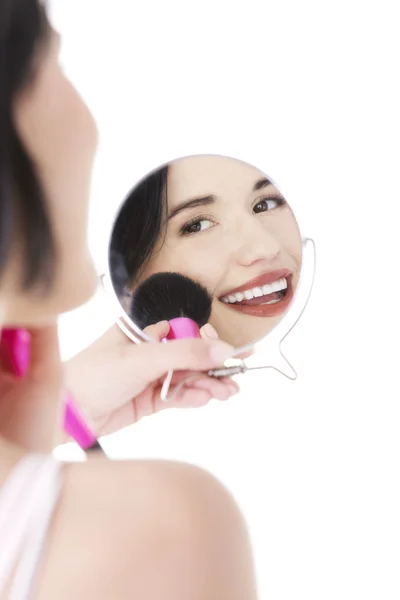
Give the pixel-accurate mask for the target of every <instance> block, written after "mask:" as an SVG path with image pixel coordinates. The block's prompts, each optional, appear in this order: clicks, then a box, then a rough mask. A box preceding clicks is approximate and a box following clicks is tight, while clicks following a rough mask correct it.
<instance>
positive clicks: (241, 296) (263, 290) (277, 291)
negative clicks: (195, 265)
mask: <svg viewBox="0 0 400 600" xmlns="http://www.w3.org/2000/svg"><path fill="white" fill-rule="evenodd" d="M287 289H288V282H287V279H286V278H285V277H281V278H280V279H278V280H277V281H273V282H272V283H266V284H265V285H263V286H262V287H254V288H251V289H249V290H243V292H236V294H232V295H229V296H224V297H223V298H221V302H225V304H237V303H238V302H243V301H246V300H253V299H254V298H260V299H261V300H259V301H257V302H256V304H275V303H276V302H279V301H280V300H282V298H284V297H285V295H286V292H287Z"/></svg>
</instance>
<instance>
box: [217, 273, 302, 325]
mask: <svg viewBox="0 0 400 600" xmlns="http://www.w3.org/2000/svg"><path fill="white" fill-rule="evenodd" d="M292 298H293V284H292V273H291V272H290V271H288V270H280V271H274V272H271V273H266V274H264V275H261V276H260V277H257V278H256V279H253V280H252V281H249V282H248V283H247V284H245V285H244V286H242V287H241V288H235V289H234V290H232V291H230V292H229V293H227V294H224V295H223V296H221V297H220V298H219V300H220V302H222V303H223V304H224V305H226V306H227V308H230V309H233V310H236V311H239V312H242V313H244V314H247V315H251V316H254V317H274V316H277V315H280V314H282V313H283V312H284V311H285V310H286V309H287V308H288V306H289V304H290V302H291V300H292Z"/></svg>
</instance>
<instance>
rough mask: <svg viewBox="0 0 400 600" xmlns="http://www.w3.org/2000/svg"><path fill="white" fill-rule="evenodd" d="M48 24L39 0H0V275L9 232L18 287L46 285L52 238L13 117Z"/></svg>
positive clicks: (37, 181) (46, 37)
mask: <svg viewBox="0 0 400 600" xmlns="http://www.w3.org/2000/svg"><path fill="white" fill-rule="evenodd" d="M50 38H51V28H50V24H49V22H48V20H47V16H46V10H45V7H44V6H43V3H42V2H41V1H39V0H1V2H0V275H1V274H2V273H3V271H4V268H5V266H6V263H7V260H8V259H9V255H10V251H11V249H12V246H13V243H14V242H15V236H18V238H20V239H21V241H22V252H23V254H22V265H23V270H22V281H21V282H20V283H21V287H22V289H23V290H28V289H30V288H32V287H36V286H43V287H44V289H45V290H47V289H48V287H49V286H50V285H51V283H52V280H53V276H54V267H55V264H54V262H55V243H54V239H53V234H52V229H51V224H50V219H49V215H48V211H47V206H46V199H45V194H44V192H43V189H42V186H41V183H40V179H39V176H38V173H37V170H36V167H35V164H34V162H33V160H32V158H31V157H30V156H29V154H28V152H27V150H26V149H25V148H24V145H23V143H22V141H21V139H20V136H19V134H18V132H17V128H16V125H15V122H14V114H13V112H14V107H15V103H16V101H17V100H18V97H19V96H20V95H21V94H22V93H23V92H24V91H25V90H26V89H27V88H28V87H29V85H30V84H31V83H32V81H33V79H34V77H35V74H36V68H37V67H38V63H39V60H38V59H39V58H40V52H43V51H45V50H46V49H47V47H48V44H49V42H50Z"/></svg>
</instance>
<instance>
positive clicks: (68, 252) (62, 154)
mask: <svg viewBox="0 0 400 600" xmlns="http://www.w3.org/2000/svg"><path fill="white" fill-rule="evenodd" d="M49 36H50V39H49V41H48V43H47V44H45V45H44V47H43V48H42V49H41V52H40V55H39V56H37V57H36V63H37V69H36V70H35V73H34V77H33V79H32V81H30V82H29V84H28V85H27V86H26V88H25V89H24V90H23V92H22V93H21V95H20V97H19V98H18V100H17V102H16V103H15V106H14V107H13V108H14V122H15V126H16V129H17V131H18V134H19V136H20V139H21V141H22V143H23V145H24V148H25V150H26V152H27V153H28V155H29V157H30V159H31V160H32V162H33V163H34V165H35V168H36V171H37V174H38V176H39V180H40V183H41V185H42V189H43V192H44V195H45V200H46V208H47V210H48V213H49V216H50V221H51V226H52V230H53V234H54V238H55V243H56V252H57V256H56V258H57V269H56V280H55V282H54V286H53V288H52V290H51V291H50V293H49V294H48V295H47V296H46V297H45V298H43V297H38V296H37V295H35V294H34V293H33V292H28V293H21V292H20V290H19V281H20V273H21V261H22V257H21V252H20V248H19V247H20V243H19V242H20V240H17V239H16V241H15V247H14V248H13V249H12V252H11V256H10V261H9V264H8V265H6V269H5V273H4V277H3V278H2V287H1V292H2V298H3V304H4V306H5V315H4V319H5V320H6V322H7V323H12V324H18V325H26V326H28V325H36V324H41V323H43V322H48V321H52V320H54V318H56V316H57V315H58V314H59V313H61V312H64V311H66V310H71V309H73V308H75V307H76V306H78V305H79V304H82V303H83V302H84V301H86V300H88V299H89V297H90V296H91V295H92V293H93V292H94V289H95V286H96V282H97V278H96V273H95V269H94V265H93V262H92V259H91V257H90V255H89V250H88V246H87V221H88V202H89V190H90V180H91V170H92V165H93V159H94V154H95V150H96V147H97V131H96V127H95V124H94V121H93V118H92V116H91V114H90V112H89V110H88V108H87V107H86V105H85V104H84V102H83V101H82V99H81V98H80V96H79V95H78V93H77V92H76V90H75V89H74V87H73V86H72V84H71V83H70V81H69V80H68V79H67V78H66V76H65V75H64V73H63V71H62V69H61V67H60V64H59V52H60V37H59V35H58V34H57V33H56V32H54V31H51V32H50V34H49ZM16 237H17V236H16Z"/></svg>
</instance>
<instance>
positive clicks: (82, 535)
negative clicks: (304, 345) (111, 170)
mask: <svg viewBox="0 0 400 600" xmlns="http://www.w3.org/2000/svg"><path fill="white" fill-rule="evenodd" d="M58 52H59V38H58V36H57V34H56V33H55V32H54V31H53V30H52V29H51V27H50V26H49V23H48V21H47V18H46V14H45V10H44V8H43V5H42V3H41V2H39V1H38V0H1V2H0V61H1V62H0V268H1V272H0V275H1V279H0V324H1V327H4V326H8V327H18V328H20V327H24V328H26V329H28V330H29V332H30V334H31V360H30V365H29V370H28V372H27V374H26V375H25V376H24V377H22V378H20V379H15V378H14V377H13V376H11V375H10V374H9V373H8V372H7V371H6V370H4V368H3V369H2V370H1V372H0V457H1V461H0V540H1V545H0V598H1V599H3V598H11V599H14V600H16V599H19V600H21V599H22V598H24V599H27V598H29V599H34V598H40V600H47V599H49V600H50V599H51V600H62V599H64V598H65V599H66V598H83V597H89V598H97V599H98V600H101V599H104V600H106V599H107V600H109V599H110V598H143V599H155V598H163V599H164V598H165V599H169V598H171V599H172V598H174V599H175V600H179V599H180V598H182V599H183V598H194V597H196V598H199V599H201V598H204V599H206V598H207V599H211V598H231V599H234V598H237V599H239V598H240V599H242V598H243V599H244V598H246V599H247V598H254V597H255V592H254V578H253V573H252V563H251V558H250V551H249V547H248V540H247V533H246V530H245V527H244V525H243V522H242V519H241V516H240V514H239V512H238V510H237V508H236V506H235V504H234V502H233V501H232V499H231V498H230V496H229V494H228V493H227V492H226V491H225V490H224V489H223V488H222V487H221V486H220V485H219V484H218V483H217V482H216V481H215V480H214V479H213V478H212V477H210V476H209V475H207V474H205V473H203V472H202V471H201V470H198V469H195V468H193V467H190V466H185V465H179V464H169V463H162V462H120V463H118V462H113V463H111V462H109V461H106V460H104V459H103V458H102V457H98V458H94V459H93V460H90V461H88V462H87V463H85V464H71V465H65V466H64V467H63V468H61V464H59V463H57V462H56V461H55V460H54V459H53V458H52V456H51V454H50V451H51V449H52V448H53V445H54V444H53V442H54V439H55V437H56V435H57V428H58V426H59V425H60V415H61V412H62V411H61V408H62V407H61V400H62V398H63V396H64V388H65V387H67V388H68V389H70V390H72V391H73V393H74V394H75V397H76V399H77V400H78V401H79V402H80V404H81V407H82V408H83V410H84V411H86V413H87V415H88V416H90V417H93V419H94V420H95V422H96V423H97V424H99V429H101V425H100V421H102V422H103V424H104V426H105V428H106V425H107V424H108V427H111V428H112V427H113V424H112V423H113V420H114V424H115V422H117V421H118V422H119V421H121V419H122V420H124V419H126V415H127V413H129V415H130V419H131V420H132V419H133V418H139V417H140V416H141V410H142V411H143V412H146V411H147V412H150V411H151V410H152V408H153V405H152V400H153V398H154V397H155V394H156V390H157V386H159V382H160V378H161V377H162V375H164V373H165V372H166V371H167V370H168V369H169V368H173V369H175V370H184V369H188V370H191V369H194V370H204V369H207V368H210V367H211V366H217V365H219V364H220V363H221V361H222V360H224V359H225V358H227V356H229V355H231V354H232V351H233V350H232V348H230V347H228V346H227V345H226V344H223V343H222V342H218V341H216V342H213V343H212V342H210V341H208V342H207V341H205V340H194V341H193V340H192V341H181V342H170V344H169V345H168V348H165V346H164V345H163V344H152V345H142V346H134V345H133V344H130V343H129V342H128V340H126V339H125V338H124V337H123V336H122V335H121V336H119V332H117V330H116V329H115V328H114V329H113V330H111V331H110V332H108V333H107V334H106V335H105V336H104V337H103V338H102V339H101V340H99V341H98V342H97V343H96V344H94V345H93V346H92V347H91V348H89V349H88V350H87V351H86V352H84V353H83V354H82V355H80V356H79V357H77V358H76V359H74V360H73V361H72V362H71V363H69V365H68V366H67V369H66V370H65V369H64V367H63V365H62V363H61V361H60V356H59V351H58V341H57V327H56V320H57V316H58V315H59V314H60V313H61V312H63V311H66V310H71V309H73V308H75V307H77V306H79V305H80V304H82V303H83V302H85V301H86V300H88V299H89V297H90V296H91V295H92V293H93V291H94V288H95V282H96V275H95V271H94V268H93V263H92V260H91V257H90V255H89V252H88V249H87V241H86V229H87V208H88V207H87V204H88V195H89V185H90V174H91V168H92V162H93V157H94V152H95V148H96V129H95V125H94V123H93V120H92V117H91V115H90V113H89V112H88V110H87V108H86V107H85V105H84V104H83V102H82V100H81V99H80V97H79V96H78V95H77V93H76V91H75V90H74V89H73V87H72V86H71V84H70V83H69V82H68V81H67V79H66V78H65V77H64V75H63V73H62V71H61V69H60V67H59V64H58ZM167 327H168V325H167V324H165V323H164V324H163V323H162V324H160V325H159V326H157V327H156V329H155V331H154V334H155V335H158V336H162V335H164V331H165V329H166V328H167ZM3 367H4V365H3ZM105 368H106V370H107V369H108V377H109V379H110V380H113V381H114V384H115V385H113V386H111V387H109V388H108V389H106V390H105V392H104V391H103V393H105V395H103V396H99V404H98V405H96V406H95V405H94V403H93V402H92V400H91V398H92V397H93V396H90V394H87V390H90V391H91V392H92V393H93V391H94V387H95V385H96V383H97V382H96V377H97V375H98V373H99V371H101V370H104V369H105ZM135 371H136V373H138V374H140V375H138V376H136V375H133V376H132V373H135ZM129 373H130V375H129ZM132 379H134V381H133V383H132ZM216 383H218V386H219V387H218V388H214V389H212V388H211V386H212V385H215V382H211V381H209V379H208V378H204V377H203V378H202V381H201V382H198V383H197V384H196V386H194V385H193V387H192V388H191V389H190V390H188V392H187V394H191V398H189V396H187V397H186V396H183V397H182V398H181V400H182V402H184V403H186V402H187V403H195V402H196V400H195V399H196V398H197V399H198V401H199V403H204V402H205V401H206V399H207V398H209V397H211V395H216V396H217V397H219V398H221V399H223V398H227V397H228V396H229V395H231V394H232V393H233V392H234V391H235V389H236V388H234V387H233V384H232V382H229V381H226V382H216ZM108 392H110V394H112V396H113V399H112V401H111V400H107V401H106V400H105V399H106V398H107V393H108ZM128 401H129V402H128ZM107 402H109V404H107ZM94 406H95V409H96V410H95V411H94V410H93V408H94ZM135 411H136V414H134V413H135ZM92 412H93V414H92ZM124 423H125V424H126V421H124ZM116 550H117V551H116Z"/></svg>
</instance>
